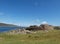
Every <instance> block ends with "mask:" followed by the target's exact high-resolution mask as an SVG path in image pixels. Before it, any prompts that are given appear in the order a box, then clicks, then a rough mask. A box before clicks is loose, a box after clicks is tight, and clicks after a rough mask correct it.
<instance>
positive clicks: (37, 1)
mask: <svg viewBox="0 0 60 44" xmlns="http://www.w3.org/2000/svg"><path fill="white" fill-rule="evenodd" d="M0 22H3V23H9V24H16V25H20V26H29V25H40V24H41V23H42V22H48V23H49V24H52V25H60V0H0Z"/></svg>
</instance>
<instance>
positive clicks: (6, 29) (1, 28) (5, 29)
mask: <svg viewBox="0 0 60 44" xmlns="http://www.w3.org/2000/svg"><path fill="white" fill-rule="evenodd" d="M16 28H18V27H0V32H5V31H10V30H15V29H16Z"/></svg>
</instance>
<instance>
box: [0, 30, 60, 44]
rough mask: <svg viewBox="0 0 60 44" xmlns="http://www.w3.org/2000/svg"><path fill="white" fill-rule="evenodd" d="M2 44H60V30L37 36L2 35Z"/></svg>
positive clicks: (41, 33)
mask: <svg viewBox="0 0 60 44" xmlns="http://www.w3.org/2000/svg"><path fill="white" fill-rule="evenodd" d="M0 44H60V30H52V31H49V32H44V31H39V32H37V33H35V34H15V35H8V34H4V33H1V34H0Z"/></svg>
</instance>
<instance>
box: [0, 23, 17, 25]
mask: <svg viewBox="0 0 60 44" xmlns="http://www.w3.org/2000/svg"><path fill="white" fill-rule="evenodd" d="M0 26H17V25H13V24H6V23H0Z"/></svg>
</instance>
